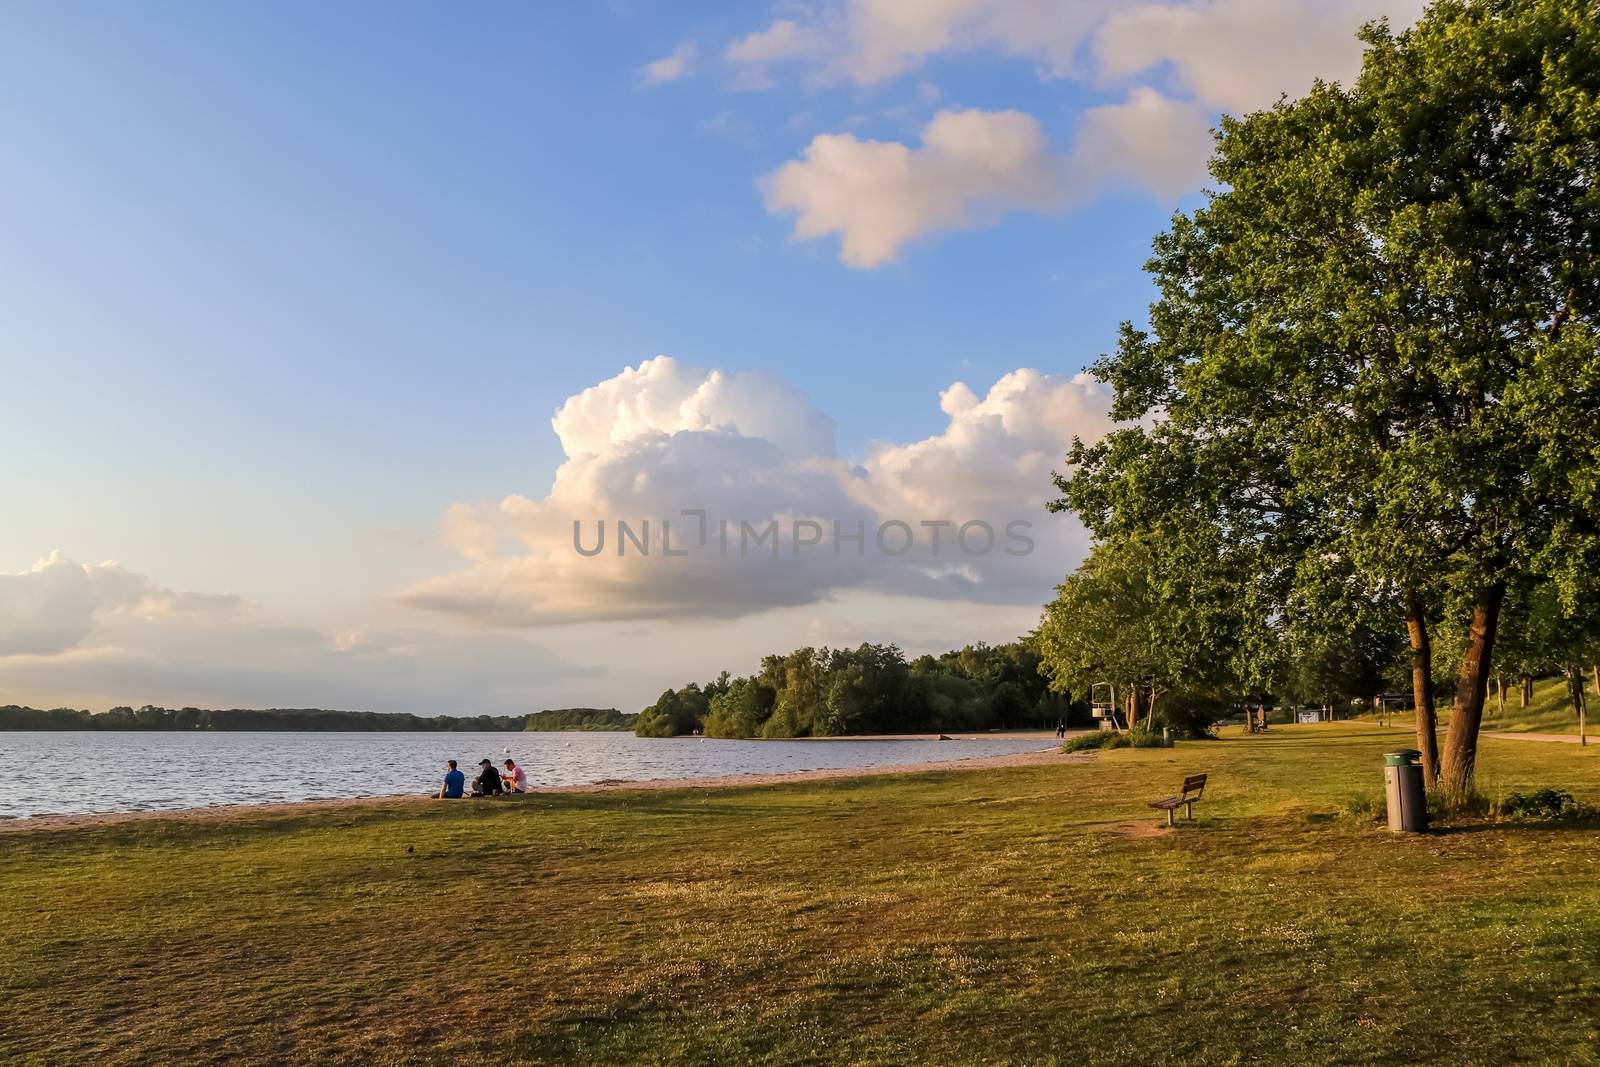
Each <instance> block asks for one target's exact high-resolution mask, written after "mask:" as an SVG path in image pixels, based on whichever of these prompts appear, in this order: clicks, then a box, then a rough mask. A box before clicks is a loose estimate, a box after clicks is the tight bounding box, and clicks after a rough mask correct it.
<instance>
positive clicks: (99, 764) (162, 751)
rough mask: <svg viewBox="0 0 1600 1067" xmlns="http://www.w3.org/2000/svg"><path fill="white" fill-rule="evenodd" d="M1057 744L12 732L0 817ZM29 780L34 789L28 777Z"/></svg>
mask: <svg viewBox="0 0 1600 1067" xmlns="http://www.w3.org/2000/svg"><path fill="white" fill-rule="evenodd" d="M1049 745H1050V742H1049V741H1048V740H1044V741H1041V740H1040V739H1038V738H1037V737H1034V738H1018V737H993V738H982V739H978V740H958V741H920V740H919V741H715V740H711V739H709V738H698V737H679V738H640V737H634V736H633V735H632V734H628V733H548V734H546V733H504V734H500V733H482V734H465V733H448V734H432V733H429V734H421V733H419V734H368V733H350V734H344V733H325V734H324V733H192V734H186V733H92V732H83V733H76V732H64V733H27V732H17V733H10V732H7V733H0V760H3V762H4V763H5V765H6V766H7V767H8V768H9V769H10V771H11V778H10V781H9V782H8V786H7V788H6V789H5V790H4V791H0V818H26V817H28V816H32V815H47V814H51V815H65V814H74V815H76V814H86V813H90V812H111V811H143V810H154V809H165V808H195V807H208V806H212V805H217V804H265V803H270V802H273V801H285V800H316V799H324V798H330V799H331V798H336V797H358V796H384V795H392V794H402V793H417V794H421V793H428V792H432V791H434V790H436V789H438V786H439V778H440V776H441V775H443V773H444V761H445V760H446V759H455V760H457V761H458V762H459V763H460V764H461V769H462V770H464V771H466V772H467V779H468V781H469V782H470V781H471V779H472V777H473V775H474V774H476V773H477V764H478V761H479V760H481V759H484V758H486V757H487V758H489V759H492V760H494V761H495V766H497V767H499V766H502V761H503V760H504V759H505V758H506V757H507V756H510V757H511V758H512V759H514V760H516V761H517V764H518V765H519V766H521V767H524V768H526V769H527V772H528V778H529V781H530V783H531V784H533V785H584V784H592V783H594V782H600V781H605V780H608V779H623V780H628V781H644V780H649V779H652V778H692V777H702V776H709V775H723V774H779V773H783V772H785V771H802V770H814V769H822V768H838V767H873V766H882V765H886V764H895V763H923V762H932V761H934V760H948V759H964V758H967V757H970V756H989V755H1007V754H1011V753H1015V752H1032V751H1037V750H1039V749H1042V748H1047V747H1049ZM18 775H20V777H18Z"/></svg>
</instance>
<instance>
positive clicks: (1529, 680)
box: [1517, 674, 1533, 708]
mask: <svg viewBox="0 0 1600 1067" xmlns="http://www.w3.org/2000/svg"><path fill="white" fill-rule="evenodd" d="M1517 681H1518V682H1519V683H1520V684H1521V686H1522V691H1521V692H1519V693H1518V694H1517V707H1519V708H1525V707H1527V706H1528V705H1529V704H1532V703H1533V675H1531V674H1524V675H1523V676H1522V677H1521V678H1519V679H1517Z"/></svg>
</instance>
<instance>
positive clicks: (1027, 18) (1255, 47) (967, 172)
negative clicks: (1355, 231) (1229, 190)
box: [725, 0, 1423, 268]
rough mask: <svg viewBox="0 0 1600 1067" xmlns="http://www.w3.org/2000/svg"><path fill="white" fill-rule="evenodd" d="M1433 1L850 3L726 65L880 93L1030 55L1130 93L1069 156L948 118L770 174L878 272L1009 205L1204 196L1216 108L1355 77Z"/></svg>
mask: <svg viewBox="0 0 1600 1067" xmlns="http://www.w3.org/2000/svg"><path fill="white" fill-rule="evenodd" d="M1422 6H1423V3H1422V0H1202V2H1187V3H1174V2H1159V3H1145V4H1132V5H1129V4H1124V3H1119V2H1117V0H1083V2H1078V3H1071V4H1067V3H1061V2H1054V0H918V2H914V3H913V2H907V0H846V2H843V3H837V4H834V5H832V6H829V7H825V8H823V9H822V10H821V12H820V13H819V14H818V15H817V16H816V17H815V18H814V19H813V20H812V21H810V22H807V23H800V22H796V21H794V20H793V19H780V20H778V21H777V22H774V23H773V24H771V25H770V26H768V27H767V28H766V29H764V30H758V31H756V32H754V33H752V34H750V35H748V36H746V37H743V38H740V39H739V40H736V41H734V42H733V43H732V44H730V45H729V46H728V48H727V49H726V51H725V57H726V58H727V59H728V60H729V61H730V62H731V63H733V64H734V65H735V66H736V67H738V68H740V69H741V70H742V71H743V72H744V78H743V79H742V80H743V81H744V83H745V84H753V85H764V84H773V79H772V76H771V72H772V71H773V70H775V69H779V68H782V67H783V66H785V65H800V66H802V67H804V68H805V69H808V70H809V71H810V72H811V76H812V77H813V78H815V79H819V80H822V81H829V80H847V81H851V82H854V83H857V84H859V85H873V84H877V83H880V82H885V81H887V80H889V79H891V78H894V77H897V76H899V75H903V74H906V73H908V72H910V71H913V70H916V69H917V68H919V67H921V66H922V65H924V64H925V63H927V62H928V61H929V60H931V59H933V58H934V57H936V56H938V55H941V54H944V53H949V52H958V51H972V50H978V49H993V50H998V51H1000V52H1002V53H1004V54H1007V55H1012V56H1017V57H1022V58H1026V59H1029V60H1032V61H1033V62H1034V63H1035V64H1036V65H1037V66H1038V68H1039V69H1040V71H1041V73H1042V74H1043V75H1044V76H1046V77H1052V78H1055V77H1075V78H1080V79H1084V80H1087V81H1089V82H1091V83H1092V84H1094V85H1096V86H1098V87H1101V88H1105V89H1107V90H1111V91H1115V92H1119V93H1121V94H1122V95H1121V99H1119V100H1115V101H1114V102H1110V103H1107V104H1104V105H1101V106H1098V107H1094V108H1090V109H1088V110H1087V111H1085V112H1084V113H1083V114H1082V116H1081V117H1080V119H1079V122H1078V125H1077V131H1076V135H1075V139H1074V140H1073V142H1072V144H1071V147H1070V148H1069V149H1065V150H1061V151H1054V150H1052V149H1051V148H1050V146H1049V143H1048V139H1047V138H1046V136H1045V134H1044V132H1043V130H1042V129H1041V127H1040V125H1039V124H1038V123H1037V122H1036V121H1035V120H1034V119H1032V118H1031V117H1030V116H1027V115H1024V114H1020V113H1018V112H1015V111H987V110H975V109H969V110H948V111H943V112H940V113H939V114H938V115H936V116H935V117H934V118H933V120H932V121H931V122H929V123H928V125H927V126H926V127H925V128H924V130H923V131H922V144H921V146H920V147H911V146H908V145H906V144H902V143H899V142H896V141H874V140H861V139H857V138H856V137H854V136H852V135H850V134H844V133H825V134H819V135H817V136H816V137H814V138H813V139H812V140H811V142H810V143H809V144H808V145H807V146H806V148H805V149H804V151H803V152H802V154H801V156H800V158H798V159H796V160H792V161H790V162H789V163H786V164H784V165H783V166H781V167H779V168H778V169H777V170H775V171H773V172H772V173H770V174H768V175H767V176H766V177H765V178H763V179H762V182H761V184H762V188H763V191H764V194H765V200H766V207H767V210H768V211H769V212H771V213H773V214H792V215H794V216H795V223H794V236H795V238H796V239H798V240H802V241H803V240H813V239H816V238H820V237H824V236H827V235H831V234H837V235H838V236H839V238H840V259H841V261H842V262H844V263H846V264H847V265H849V266H853V267H861V268H871V267H877V266H880V265H882V264H885V263H888V262H892V261H893V260H894V259H895V258H896V256H897V254H898V252H899V250H900V249H901V248H902V247H903V246H904V245H905V244H906V243H907V242H910V241H913V240H915V239H917V238H919V237H923V236H926V235H928V234H932V233H937V232H942V231H948V230H955V229H964V228H968V227H971V226H973V225H976V224H978V223H981V222H984V221H986V220H989V219H992V218H994V217H997V216H999V215H1001V214H1004V213H1005V212H1007V211H1013V210H1030V211H1037V212H1052V211H1058V210H1062V209H1065V208H1067V207H1070V206H1072V205H1073V204H1078V203H1083V202H1085V201H1087V200H1089V199H1091V198H1092V197H1093V196H1095V195H1097V194H1098V193H1099V192H1101V191H1102V190H1104V189H1105V188H1107V187H1108V186H1117V185H1132V186H1133V187H1136V188H1140V189H1143V190H1146V191H1148V192H1150V193H1153V194H1155V195H1156V196H1158V197H1161V198H1164V199H1169V200H1170V199H1172V198H1175V197H1177V196H1179V195H1181V194H1183V193H1186V192H1191V191H1193V190H1195V189H1196V188H1197V187H1198V186H1199V185H1200V183H1201V181H1202V180H1203V179H1204V175H1205V160H1206V158H1207V156H1208V155H1209V152H1210V146H1211V137H1210V133H1209V127H1210V124H1211V122H1212V119H1213V117H1214V116H1215V114H1216V113H1217V112H1218V111H1219V110H1229V111H1233V112H1243V111H1246V110H1249V109H1253V108H1259V107H1264V106H1267V105H1269V104H1271V103H1272V102H1273V101H1274V100H1275V99H1276V98H1277V97H1278V95H1279V94H1280V93H1289V94H1291V95H1294V94H1298V93H1301V92H1304V91H1305V90H1306V89H1307V88H1308V87H1309V86H1310V84H1311V81H1312V79H1313V78H1317V77H1321V78H1323V79H1325V80H1330V81H1346V80H1348V79H1349V78H1351V77H1352V76H1353V75H1354V74H1355V73H1356V71H1357V70H1358V69H1359V65H1360V57H1361V45H1360V42H1359V41H1358V40H1357V39H1356V37H1355V32H1356V30H1357V29H1358V28H1359V27H1360V26H1361V25H1362V24H1363V23H1364V22H1367V21H1369V20H1371V19H1375V18H1378V17H1382V16H1387V17H1389V18H1390V19H1391V20H1392V21H1394V22H1395V23H1397V24H1407V23H1409V22H1411V21H1412V20H1414V19H1415V18H1416V17H1417V15H1418V14H1420V12H1421V10H1422Z"/></svg>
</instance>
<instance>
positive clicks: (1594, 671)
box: [1589, 663, 1600, 697]
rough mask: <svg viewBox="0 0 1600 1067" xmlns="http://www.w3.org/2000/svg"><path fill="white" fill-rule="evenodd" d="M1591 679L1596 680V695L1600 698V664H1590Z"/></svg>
mask: <svg viewBox="0 0 1600 1067" xmlns="http://www.w3.org/2000/svg"><path fill="white" fill-rule="evenodd" d="M1589 677H1590V678H1592V679H1594V695H1595V696H1597V697H1600V663H1591V664H1589Z"/></svg>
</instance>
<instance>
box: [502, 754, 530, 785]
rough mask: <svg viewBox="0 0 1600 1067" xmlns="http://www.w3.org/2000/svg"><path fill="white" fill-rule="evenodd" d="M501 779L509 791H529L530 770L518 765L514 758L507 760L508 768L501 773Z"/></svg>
mask: <svg viewBox="0 0 1600 1067" xmlns="http://www.w3.org/2000/svg"><path fill="white" fill-rule="evenodd" d="M500 780H501V781H502V782H504V783H505V787H506V792H508V793H526V792H527V791H528V772H527V771H525V770H523V769H522V768H521V767H518V766H517V765H516V762H515V761H513V760H506V769H505V771H504V773H502V774H501V775H500Z"/></svg>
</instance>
